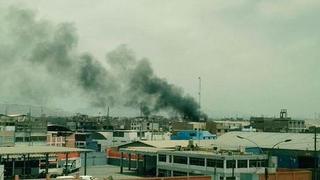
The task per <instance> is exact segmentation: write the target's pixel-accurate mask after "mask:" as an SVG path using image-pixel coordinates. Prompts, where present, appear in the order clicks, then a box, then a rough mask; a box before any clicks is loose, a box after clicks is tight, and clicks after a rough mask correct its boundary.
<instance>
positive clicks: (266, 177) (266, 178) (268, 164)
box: [237, 136, 292, 180]
mask: <svg viewBox="0 0 320 180" xmlns="http://www.w3.org/2000/svg"><path fill="white" fill-rule="evenodd" d="M237 138H239V139H245V140H247V141H249V142H251V143H253V144H255V145H256V146H257V147H258V148H259V149H260V152H261V154H263V150H262V149H261V147H259V145H258V144H257V143H255V142H254V141H252V140H250V139H248V138H245V137H242V136H237ZM290 141H292V139H286V140H283V141H280V142H277V143H276V144H274V145H273V146H272V147H271V149H270V150H272V149H274V148H275V147H276V146H277V145H279V144H281V143H286V142H290ZM270 150H269V151H268V153H267V167H266V168H265V171H264V173H265V174H264V175H265V180H268V178H269V172H268V168H269V167H270V156H271V153H270Z"/></svg>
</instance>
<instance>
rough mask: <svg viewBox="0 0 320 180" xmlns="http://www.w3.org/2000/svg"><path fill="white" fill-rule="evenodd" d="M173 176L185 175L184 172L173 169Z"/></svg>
mask: <svg viewBox="0 0 320 180" xmlns="http://www.w3.org/2000/svg"><path fill="white" fill-rule="evenodd" d="M173 176H187V173H186V172H180V171H173Z"/></svg>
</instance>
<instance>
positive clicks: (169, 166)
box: [120, 147, 275, 180]
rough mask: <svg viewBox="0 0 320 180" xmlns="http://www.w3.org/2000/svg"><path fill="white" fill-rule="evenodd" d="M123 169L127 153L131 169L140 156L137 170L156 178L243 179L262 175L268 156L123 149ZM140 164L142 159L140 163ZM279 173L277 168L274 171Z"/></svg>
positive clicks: (121, 164) (138, 148) (155, 149)
mask: <svg viewBox="0 0 320 180" xmlns="http://www.w3.org/2000/svg"><path fill="white" fill-rule="evenodd" d="M120 152H121V157H122V160H121V163H120V170H121V172H123V166H124V159H123V158H124V157H125V155H124V154H128V156H126V157H128V158H127V159H126V160H127V161H128V162H127V165H128V168H130V169H131V157H132V155H133V154H134V155H135V156H137V157H140V159H141V161H142V165H140V164H139V163H138V165H137V167H136V169H137V170H138V171H141V172H142V173H143V174H144V173H148V174H150V173H152V172H153V173H155V175H156V176H161V177H168V176H194V175H196V176H199V175H211V176H213V177H215V178H214V179H219V180H232V179H234V180H240V175H241V174H242V173H251V174H253V173H255V174H259V173H260V174H261V173H264V170H265V165H266V164H265V162H266V159H267V155H253V154H245V153H239V152H238V153H236V152H214V151H211V152H210V151H175V150H168V149H158V148H145V147H143V148H142V147H132V148H122V149H120ZM138 161H139V160H138ZM270 172H275V169H274V168H273V169H270Z"/></svg>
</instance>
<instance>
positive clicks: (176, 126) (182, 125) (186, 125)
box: [172, 121, 206, 131]
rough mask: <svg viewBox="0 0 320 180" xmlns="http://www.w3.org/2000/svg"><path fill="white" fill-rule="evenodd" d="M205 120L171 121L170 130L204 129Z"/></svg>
mask: <svg viewBox="0 0 320 180" xmlns="http://www.w3.org/2000/svg"><path fill="white" fill-rule="evenodd" d="M205 129H206V123H205V122H181V121H179V122H173V123H172V131H181V130H200V131H201V130H205Z"/></svg>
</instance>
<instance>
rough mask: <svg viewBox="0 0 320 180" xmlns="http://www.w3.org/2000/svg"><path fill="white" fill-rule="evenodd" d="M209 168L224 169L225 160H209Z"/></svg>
mask: <svg viewBox="0 0 320 180" xmlns="http://www.w3.org/2000/svg"><path fill="white" fill-rule="evenodd" d="M207 166H208V167H217V168H223V160H216V159H207Z"/></svg>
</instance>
